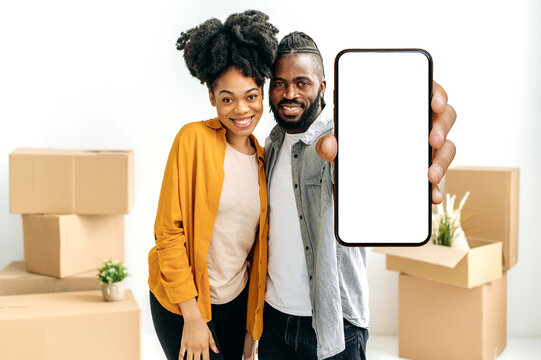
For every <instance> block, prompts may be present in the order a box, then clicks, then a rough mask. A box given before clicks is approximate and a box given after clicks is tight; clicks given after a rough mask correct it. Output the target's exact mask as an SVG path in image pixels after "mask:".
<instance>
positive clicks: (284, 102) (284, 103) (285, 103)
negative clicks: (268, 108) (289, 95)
mask: <svg viewBox="0 0 541 360" xmlns="http://www.w3.org/2000/svg"><path fill="white" fill-rule="evenodd" d="M288 105H299V106H300V107H301V108H303V109H304V104H303V103H301V102H300V101H297V100H281V101H280V102H279V103H278V106H288Z"/></svg>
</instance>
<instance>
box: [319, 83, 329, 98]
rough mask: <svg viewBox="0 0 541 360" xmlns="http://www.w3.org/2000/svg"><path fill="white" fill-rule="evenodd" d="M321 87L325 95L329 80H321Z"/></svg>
mask: <svg viewBox="0 0 541 360" xmlns="http://www.w3.org/2000/svg"><path fill="white" fill-rule="evenodd" d="M319 89H320V90H321V96H322V97H323V95H325V90H326V89H327V81H325V80H321V84H320V85H319Z"/></svg>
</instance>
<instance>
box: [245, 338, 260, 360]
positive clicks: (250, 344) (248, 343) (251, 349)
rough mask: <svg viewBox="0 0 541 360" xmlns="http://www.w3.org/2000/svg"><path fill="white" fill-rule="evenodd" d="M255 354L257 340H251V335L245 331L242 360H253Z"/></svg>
mask: <svg viewBox="0 0 541 360" xmlns="http://www.w3.org/2000/svg"><path fill="white" fill-rule="evenodd" d="M255 354H257V340H254V339H253V338H252V335H250V333H249V332H248V331H246V336H245V337H244V360H254V359H255Z"/></svg>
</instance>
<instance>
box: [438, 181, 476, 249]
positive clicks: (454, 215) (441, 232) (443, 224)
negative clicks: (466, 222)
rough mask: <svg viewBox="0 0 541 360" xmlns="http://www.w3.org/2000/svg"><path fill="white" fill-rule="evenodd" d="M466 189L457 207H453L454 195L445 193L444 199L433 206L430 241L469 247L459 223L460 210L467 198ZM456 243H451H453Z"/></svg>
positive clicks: (464, 247)
mask: <svg viewBox="0 0 541 360" xmlns="http://www.w3.org/2000/svg"><path fill="white" fill-rule="evenodd" d="M469 195H470V192H469V191H467V192H466V194H465V195H464V197H463V198H462V200H461V201H460V204H459V206H458V208H456V209H455V208H454V204H455V198H456V195H452V196H451V195H450V194H445V201H444V202H442V203H441V204H438V205H436V206H434V207H433V210H435V211H433V214H432V242H433V243H434V244H436V245H443V246H449V247H457V248H462V249H469V245H468V242H467V240H466V236H465V234H464V230H463V227H462V224H461V211H462V209H463V207H464V204H465V203H466V200H467V199H468V196H469ZM455 242H456V244H453V243H455Z"/></svg>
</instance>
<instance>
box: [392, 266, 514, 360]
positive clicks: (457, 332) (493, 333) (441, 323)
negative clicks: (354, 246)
mask: <svg viewBox="0 0 541 360" xmlns="http://www.w3.org/2000/svg"><path fill="white" fill-rule="evenodd" d="M398 299H399V300H398V356H399V357H401V358H407V359H416V360H425V359H426V360H446V359H449V360H456V359H460V360H489V359H490V360H492V359H494V358H495V357H496V356H497V355H498V354H500V353H501V352H502V351H503V350H504V349H505V346H506V337H507V320H506V319H507V278H506V274H504V275H503V277H502V278H501V279H500V280H497V281H494V282H492V283H490V284H485V285H482V286H479V287H476V288H473V289H463V288H460V287H456V286H451V285H446V284H441V283H438V282H434V281H430V280H424V279H419V278H416V277H413V276H408V275H403V274H401V275H400V276H399V292H398Z"/></svg>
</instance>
